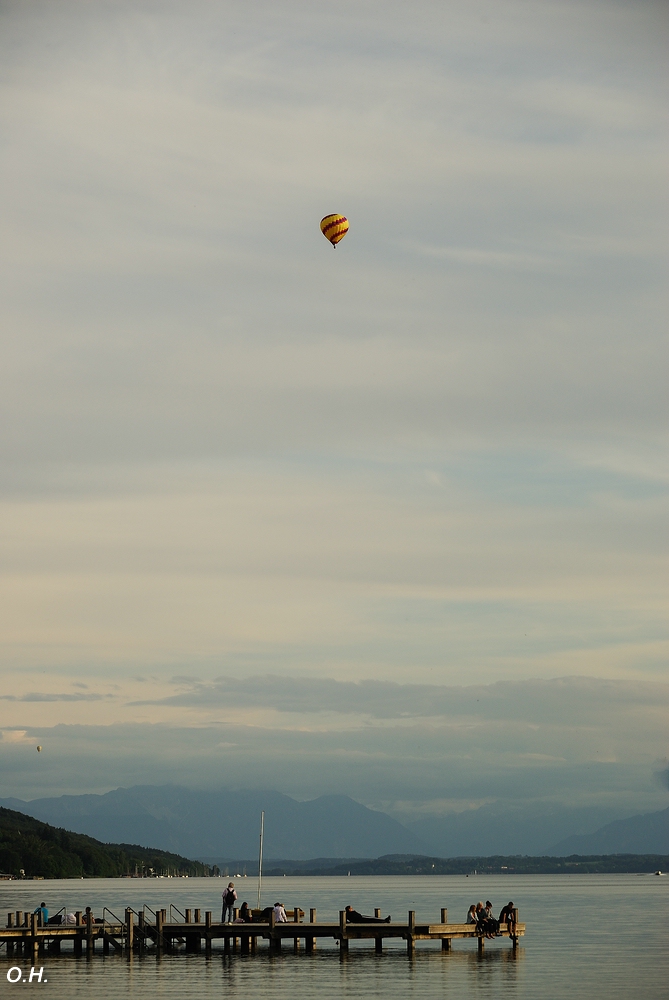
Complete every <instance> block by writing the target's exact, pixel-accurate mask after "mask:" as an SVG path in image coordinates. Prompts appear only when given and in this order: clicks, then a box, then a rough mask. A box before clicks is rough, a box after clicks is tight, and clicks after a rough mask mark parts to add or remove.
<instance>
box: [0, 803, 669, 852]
mask: <svg viewBox="0 0 669 1000" xmlns="http://www.w3.org/2000/svg"><path fill="white" fill-rule="evenodd" d="M0 806H4V807H6V808H8V809H15V810H18V811H19V812H23V813H27V814H28V815H30V816H34V817H35V818H37V819H40V820H42V821H44V822H46V823H50V824H52V825H53V826H59V827H64V828H66V829H69V830H76V831H77V832H78V833H83V834H87V835H88V836H91V837H95V838H96V839H98V840H102V841H106V842H114V843H134V844H141V845H143V846H145V847H149V846H151V847H156V848H160V849H161V850H165V851H170V852H173V853H175V854H180V855H183V856H186V857H191V858H192V857H196V858H199V859H200V860H205V861H207V863H209V864H213V863H216V864H220V863H221V862H227V861H231V860H232V859H234V858H246V859H250V858H254V857H256V856H257V853H258V830H259V819H260V811H261V809H262V810H265V852H264V853H265V858H266V859H268V860H270V859H273V858H274V859H279V858H281V859H284V860H299V859H305V858H320V859H328V860H333V861H334V859H348V858H350V859H351V860H352V861H353V860H354V859H361V858H367V859H369V858H378V857H380V856H381V855H400V854H402V855H411V856H416V855H424V856H433V857H434V856H436V857H440V858H455V857H466V858H471V857H475V856H478V857H489V856H491V855H514V854H525V855H531V856H540V855H551V856H553V857H556V856H565V855H569V854H580V855H603V854H628V853H630V854H658V855H659V854H668V853H669V809H665V810H663V811H661V812H656V813H648V814H646V815H643V816H632V817H630V818H629V819H623V820H619V819H616V820H615V821H614V822H609V819H610V818H612V817H611V814H608V815H607V814H606V813H605V812H603V811H602V810H600V809H571V810H570V809H565V808H560V807H557V806H556V807H553V808H552V809H550V810H544V811H543V812H540V811H538V810H537V808H536V807H531V808H530V807H523V808H517V807H513V806H503V805H501V804H496V805H490V806H483V807H481V808H480V809H476V810H469V811H467V812H465V813H458V814H451V815H448V816H444V817H440V818H439V817H438V818H424V819H420V820H416V821H415V822H413V823H411V824H410V825H409V824H407V825H406V826H404V825H402V824H401V823H398V822H397V821H396V820H394V819H392V818H391V817H390V816H387V815H386V814H385V813H382V812H376V811H374V810H372V809H368V808H366V807H365V806H363V805H360V803H358V802H355V801H354V800H353V799H350V798H349V797H348V796H346V795H323V796H321V797H320V798H317V799H313V800H311V801H309V802H297V801H295V799H292V798H290V797H289V796H288V795H282V794H281V793H279V792H272V791H266V792H258V791H237V792H231V791H225V790H221V791H214V792H212V791H201V790H198V789H190V788H183V787H179V786H176V785H163V786H154V785H138V786H135V787H133V788H117V789H116V790H115V791H112V792H107V794H106V795H63V796H61V797H59V798H47V799H34V800H33V801H32V802H24V801H22V800H21V799H2V800H0ZM618 815H619V813H618ZM613 816H614V817H615V813H613ZM593 830H595V832H594V833H593V832H592V831H593Z"/></svg>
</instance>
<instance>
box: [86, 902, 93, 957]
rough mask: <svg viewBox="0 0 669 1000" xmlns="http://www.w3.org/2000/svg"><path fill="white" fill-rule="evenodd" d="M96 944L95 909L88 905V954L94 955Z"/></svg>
mask: <svg viewBox="0 0 669 1000" xmlns="http://www.w3.org/2000/svg"><path fill="white" fill-rule="evenodd" d="M94 949H95V946H94V944H93V911H92V910H91V908H90V906H87V907H86V955H92V954H93V951H94Z"/></svg>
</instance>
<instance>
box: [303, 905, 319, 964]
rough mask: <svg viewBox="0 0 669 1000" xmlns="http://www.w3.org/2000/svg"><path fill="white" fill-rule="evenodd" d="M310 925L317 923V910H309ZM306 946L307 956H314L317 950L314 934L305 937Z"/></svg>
mask: <svg viewBox="0 0 669 1000" xmlns="http://www.w3.org/2000/svg"><path fill="white" fill-rule="evenodd" d="M309 923H310V924H315V923H316V910H315V909H314V908H313V907H312V908H311V909H310V910H309ZM304 946H305V948H306V951H307V955H313V953H314V950H315V948H316V938H315V937H314V935H313V934H309V935H308V936H307V937H305V939H304Z"/></svg>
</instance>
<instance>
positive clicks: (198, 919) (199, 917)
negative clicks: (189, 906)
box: [193, 910, 202, 924]
mask: <svg viewBox="0 0 669 1000" xmlns="http://www.w3.org/2000/svg"><path fill="white" fill-rule="evenodd" d="M193 919H194V920H195V923H196V924H201V923H202V911H201V910H196V911H195V916H194V918H193Z"/></svg>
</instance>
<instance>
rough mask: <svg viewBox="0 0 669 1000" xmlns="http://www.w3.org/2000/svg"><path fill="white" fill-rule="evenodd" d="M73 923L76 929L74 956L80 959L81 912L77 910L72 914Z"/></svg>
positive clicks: (81, 938)
mask: <svg viewBox="0 0 669 1000" xmlns="http://www.w3.org/2000/svg"><path fill="white" fill-rule="evenodd" d="M74 923H75V926H76V927H77V932H76V937H75V939H74V954H75V956H76V957H77V958H81V952H82V944H83V933H84V932H83V927H82V924H81V910H77V911H76V913H75V914H74Z"/></svg>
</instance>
